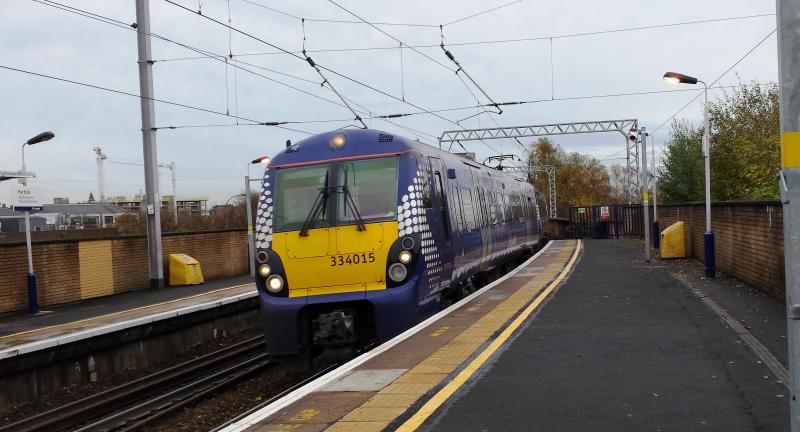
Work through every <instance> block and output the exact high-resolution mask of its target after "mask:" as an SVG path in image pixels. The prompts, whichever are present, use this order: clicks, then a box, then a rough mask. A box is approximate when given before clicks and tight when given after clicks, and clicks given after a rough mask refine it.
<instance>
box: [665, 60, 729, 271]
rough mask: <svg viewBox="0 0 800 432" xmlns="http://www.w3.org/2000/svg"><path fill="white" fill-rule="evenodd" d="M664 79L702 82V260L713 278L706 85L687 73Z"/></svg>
mask: <svg viewBox="0 0 800 432" xmlns="http://www.w3.org/2000/svg"><path fill="white" fill-rule="evenodd" d="M664 81H666V82H668V83H670V84H697V83H700V84H703V93H704V96H705V103H704V105H703V143H702V148H703V160H704V163H705V177H706V179H705V182H706V232H705V234H703V245H704V258H705V259H704V262H705V267H706V268H705V270H706V277H709V278H713V277H714V276H715V275H716V272H717V270H716V263H715V257H714V233H713V232H712V231H711V162H710V157H709V156H710V153H711V148H710V139H709V128H710V126H709V121H708V85H706V83H705V82H703V81H701V80H699V79H697V78H695V77H693V76H689V75H684V74H679V73H676V72H667V73H665V74H664Z"/></svg>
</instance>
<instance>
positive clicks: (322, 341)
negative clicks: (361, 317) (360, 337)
mask: <svg viewBox="0 0 800 432" xmlns="http://www.w3.org/2000/svg"><path fill="white" fill-rule="evenodd" d="M312 323H313V325H314V345H317V346H336V345H346V344H354V343H355V342H356V326H355V315H354V313H353V311H352V310H349V309H348V310H336V311H333V312H329V313H324V314H319V315H318V316H317V318H316V319H314V320H313V321H312Z"/></svg>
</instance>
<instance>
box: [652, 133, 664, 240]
mask: <svg viewBox="0 0 800 432" xmlns="http://www.w3.org/2000/svg"><path fill="white" fill-rule="evenodd" d="M650 144H651V146H650V151H651V152H652V155H653V248H655V249H658V248H659V246H660V245H661V230H660V229H659V226H658V170H657V169H656V143H655V142H652V143H650Z"/></svg>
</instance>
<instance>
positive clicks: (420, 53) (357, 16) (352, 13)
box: [328, 0, 502, 151]
mask: <svg viewBox="0 0 800 432" xmlns="http://www.w3.org/2000/svg"><path fill="white" fill-rule="evenodd" d="M328 2H329V3H331V4H333V5H334V6H336V7H338V8H339V9H341V10H343V11H345V12H347V13H348V14H350V15H352V16H353V17H355V18H357V19H359V20H361V21H363V22H365V23H367V24H369V25H370V26H371V27H372V28H374V29H375V30H378V31H379V32H381V33H383V34H384V35H386V36H387V37H389V38H391V39H393V40H394V41H395V42H398V43H401V44H404V45H406V46H408V44H407V43H405V42H403V41H402V40H400V39H398V38H397V37H395V36H394V35H392V34H390V33H388V32H386V31H384V30H383V29H381V28H379V27H377V26H375V25H373V24H371V23H370V22H369V21H367V20H366V19H364V18H362V17H361V16H359V15H357V14H356V13H355V12H353V11H351V10H349V9H347V8H345V7H344V6H342V5H340V4H339V3H336V2H335V1H334V0H328ZM440 30H441V27H440ZM410 48H411V50H412V51H414V52H416V53H417V54H419V55H421V56H423V57H425V58H427V59H428V60H430V61H432V62H434V63H436V64H438V65H439V66H441V67H443V68H445V69H447V70H449V71H451V72H455V73H456V76H458V70H463V69H461V66H460V65H459V64H458V62H455V58H454V57H453V56H452V54H448V57H449V58H450V59H451V60H453V61H454V62H455V63H456V65H457V66H459V69H457V70H453V69H451V68H450V67H449V66H447V65H445V64H443V63H441V62H439V61H438V60H436V59H434V58H433V57H431V56H429V55H427V54H425V53H423V52H421V51H419V50H417V49H416V48H413V47H410ZM442 49H444V45H443V44H442ZM445 52H447V50H445ZM464 74H465V75H467V77H468V78H469V79H470V81H472V82H473V84H475V86H476V87H478V88H479V89H480V90H481V92H483V94H484V95H486V92H484V91H483V89H481V88H480V86H478V85H477V83H475V81H474V80H473V79H472V78H471V77H469V75H468V74H467V73H466V71H464ZM459 79H460V77H459ZM462 82H463V81H462ZM468 90H469V88H468ZM470 93H472V92H471V91H470ZM473 96H474V94H473ZM486 97H487V98H488V99H489V100H490V101H491V100H492V99H491V98H490V97H489V96H488V95H486ZM479 103H480V102H479ZM498 109H499V108H498ZM500 112H501V113H502V110H501V111H500ZM449 121H450V123H454V124H456V125H457V126H458V127H460V128H462V129H463V128H464V126H462V125H461V124H460V123H459V122H454V121H452V120H449ZM480 142H482V143H483V144H484V145H486V146H487V147H489V148H490V149H493V150H494V151H497V150H496V149H494V148H493V147H492V146H490V145H489V144H487V143H486V142H484V141H483V140H480ZM459 145H461V143H459ZM461 147H462V148H463V147H464V146H463V145H461ZM465 151H466V149H465Z"/></svg>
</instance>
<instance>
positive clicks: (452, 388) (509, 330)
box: [397, 240, 581, 432]
mask: <svg viewBox="0 0 800 432" xmlns="http://www.w3.org/2000/svg"><path fill="white" fill-rule="evenodd" d="M580 250H581V241H580V240H578V243H577V245H576V246H575V252H574V253H573V254H572V258H571V259H570V261H569V263H568V264H567V266H566V267H564V269H563V270H561V273H559V275H558V277H557V278H556V279H555V280H553V282H551V283H550V285H548V286H547V288H545V289H544V291H542V292H541V293H540V294H539V295H538V296H537V297H536V299H535V300H534V301H533V303H531V304H530V305H528V307H526V308H525V310H523V311H522V313H520V314H519V316H517V318H516V319H514V321H512V322H511V324H509V326H508V327H506V329H505V330H503V332H502V333H500V336H498V337H497V339H495V340H494V341H492V343H490V344H489V346H488V347H486V349H485V350H483V352H481V353H480V354H478V356H477V357H475V359H474V360H472V362H471V363H470V364H469V365H467V367H466V368H464V369H463V370H462V371H461V372H459V374H458V375H456V377H455V378H453V379H452V380H451V381H450V382H449V383H448V384H447V385H446V386H444V387H443V388H442V389H441V390H439V392H438V393H436V394H435V395H434V396H433V397H432V398H431V399H430V400H429V401H428V402H426V403H425V405H423V406H422V408H420V409H419V411H417V412H416V413H415V414H414V415H413V416H411V418H409V419H408V420H406V422H405V423H403V424H402V425H401V426H400V427H399V428H398V429H397V432H411V431H415V430H417V428H419V427H420V426H421V425H422V423H423V422H424V421H425V420H427V418H428V417H430V416H431V415H432V414H433V413H434V412H435V411H436V410H437V409H438V408H439V407H440V406H441V405H442V404H443V403H444V402H445V401H447V399H449V398H450V396H452V395H453V393H455V392H456V391H457V390H458V389H459V388H460V387H461V386H462V385H464V383H466V382H467V380H469V379H470V377H472V375H474V374H475V372H477V371H478V369H479V368H480V367H481V366H482V365H483V364H484V363H486V360H488V359H489V357H491V356H492V354H494V352H495V351H497V350H498V349H499V348H500V347H501V346H503V344H504V343H505V342H506V341H507V340H508V338H509V337H511V335H512V334H513V333H514V332H515V331H516V330H517V328H519V326H521V325H522V323H523V322H524V321H525V320H526V319H527V318H528V317H529V316H530V315H531V314H532V313H533V312H534V311H535V310H536V308H538V307H539V305H541V304H542V302H543V301H544V300H545V299H546V298H547V296H548V295H550V293H551V292H553V290H554V289H555V287H556V286H558V284H559V283H561V281H563V280H564V278H565V277H566V275H567V273H569V271H570V269H571V268H572V266H573V264H575V260H576V259H577V258H578V253H579V252H580Z"/></svg>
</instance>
